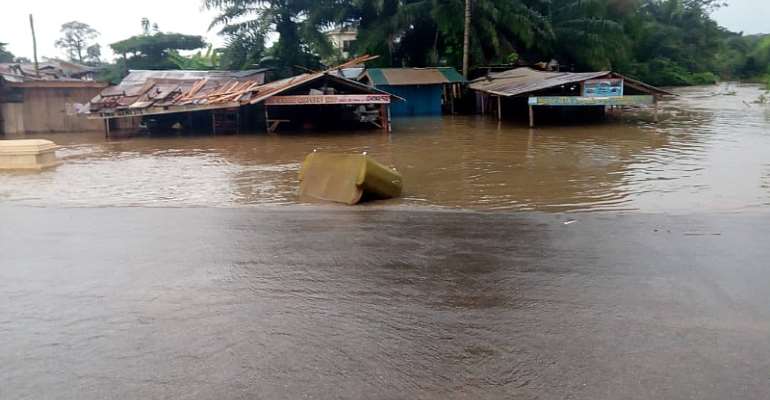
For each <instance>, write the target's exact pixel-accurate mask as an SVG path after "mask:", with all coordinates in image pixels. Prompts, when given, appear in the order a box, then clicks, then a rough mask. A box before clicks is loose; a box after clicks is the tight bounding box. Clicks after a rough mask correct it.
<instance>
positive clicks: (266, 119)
mask: <svg viewBox="0 0 770 400" xmlns="http://www.w3.org/2000/svg"><path fill="white" fill-rule="evenodd" d="M262 104H264V103H262ZM264 107H265V132H267V133H271V132H270V116H269V115H268V114H267V104H265V105H264Z"/></svg>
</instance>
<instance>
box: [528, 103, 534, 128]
mask: <svg viewBox="0 0 770 400" xmlns="http://www.w3.org/2000/svg"><path fill="white" fill-rule="evenodd" d="M529 127H530V128H534V127H535V110H534V109H533V108H532V106H531V105H530V106H529Z"/></svg>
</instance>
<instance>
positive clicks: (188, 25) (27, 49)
mask: <svg viewBox="0 0 770 400" xmlns="http://www.w3.org/2000/svg"><path fill="white" fill-rule="evenodd" d="M728 1H729V2H730V6H729V7H727V8H724V9H721V10H719V11H717V12H716V13H715V15H714V17H715V18H716V20H717V21H718V22H719V23H720V24H722V25H723V26H725V27H727V28H729V29H731V30H734V31H743V32H746V33H748V34H751V33H770V0H728ZM2 3H3V4H2V6H1V8H0V10H1V11H0V42H6V43H8V49H9V50H10V51H11V52H13V53H14V54H16V55H17V56H25V57H29V58H32V39H31V35H30V31H29V22H28V15H29V14H30V13H32V14H34V16H35V29H36V31H37V41H38V54H39V55H40V56H41V57H42V56H47V57H64V54H63V52H62V51H61V50H60V49H57V48H56V47H54V45H53V43H54V41H56V39H57V38H59V36H60V34H59V28H60V27H61V25H62V24H63V23H65V22H69V21H72V20H77V21H81V22H85V23H87V24H89V25H91V26H92V27H94V28H95V29H96V30H98V31H99V32H100V33H101V36H100V37H99V40H98V41H99V43H100V44H101V45H102V53H103V55H105V56H108V57H110V56H111V55H112V54H111V52H110V51H109V47H108V45H109V44H110V43H113V42H116V41H118V40H121V39H125V38H127V37H129V36H132V35H136V34H138V33H140V31H141V25H140V20H141V19H142V17H147V18H149V19H150V20H151V21H152V22H155V23H157V24H158V25H159V27H160V29H161V30H162V31H166V32H180V33H186V34H192V35H202V36H204V37H205V38H206V39H207V40H208V41H209V42H213V43H214V44H215V45H219V44H221V42H222V40H221V38H219V37H218V36H217V35H216V32H215V31H211V32H209V31H208V26H209V23H210V22H211V19H212V18H213V16H214V14H215V13H214V12H210V11H206V10H203V9H202V8H201V0H121V1H115V0H13V1H12V0H3V1H2Z"/></svg>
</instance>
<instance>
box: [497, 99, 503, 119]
mask: <svg viewBox="0 0 770 400" xmlns="http://www.w3.org/2000/svg"><path fill="white" fill-rule="evenodd" d="M500 97H501V96H499V95H498V96H497V120H498V121H502V119H503V107H502V106H501V105H500Z"/></svg>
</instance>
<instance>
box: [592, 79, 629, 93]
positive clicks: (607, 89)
mask: <svg viewBox="0 0 770 400" xmlns="http://www.w3.org/2000/svg"><path fill="white" fill-rule="evenodd" d="M622 95H623V79H590V80H587V81H585V82H583V96H586V97H614V96H622Z"/></svg>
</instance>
